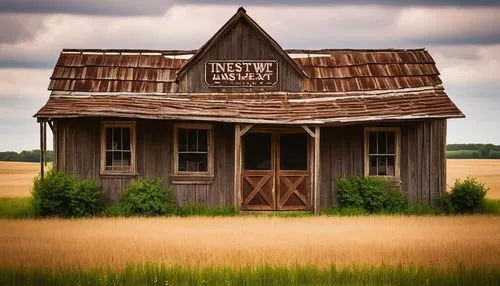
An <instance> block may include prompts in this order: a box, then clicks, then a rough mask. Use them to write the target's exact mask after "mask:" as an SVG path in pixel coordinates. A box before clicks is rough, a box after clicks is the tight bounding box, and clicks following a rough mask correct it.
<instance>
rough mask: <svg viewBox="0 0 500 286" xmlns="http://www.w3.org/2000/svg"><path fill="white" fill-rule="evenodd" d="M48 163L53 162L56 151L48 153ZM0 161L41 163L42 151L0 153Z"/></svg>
mask: <svg viewBox="0 0 500 286" xmlns="http://www.w3.org/2000/svg"><path fill="white" fill-rule="evenodd" d="M46 156H47V157H46V158H45V160H46V161H47V162H52V161H53V159H54V151H52V150H50V151H47V155H46ZM0 161H16V162H40V150H31V151H26V150H25V151H21V152H20V153H17V152H14V151H7V152H0Z"/></svg>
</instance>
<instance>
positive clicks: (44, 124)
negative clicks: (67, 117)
mask: <svg viewBox="0 0 500 286" xmlns="http://www.w3.org/2000/svg"><path fill="white" fill-rule="evenodd" d="M43 158H44V159H45V160H44V165H45V167H47V122H43Z"/></svg>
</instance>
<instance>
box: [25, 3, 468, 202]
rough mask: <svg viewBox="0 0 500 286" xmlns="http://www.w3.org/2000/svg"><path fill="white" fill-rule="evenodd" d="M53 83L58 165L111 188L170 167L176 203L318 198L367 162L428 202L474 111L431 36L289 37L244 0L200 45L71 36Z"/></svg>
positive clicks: (161, 174)
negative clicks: (420, 39)
mask: <svg viewBox="0 0 500 286" xmlns="http://www.w3.org/2000/svg"><path fill="white" fill-rule="evenodd" d="M49 90H51V95H50V98H49V99H48V101H47V103H46V104H45V106H43V107H42V108H41V109H40V110H39V111H38V112H37V113H36V115H35V117H36V118H37V119H38V122H40V130H41V145H42V149H46V146H45V145H46V143H45V136H46V135H45V134H46V131H45V129H46V125H47V124H48V125H49V126H50V128H51V130H52V133H53V135H54V150H55V162H54V168H55V169H57V170H64V171H66V172H67V173H69V174H73V175H76V176H79V177H81V178H87V179H93V180H96V181H98V182H99V183H100V184H101V185H102V187H103V191H104V193H105V198H106V199H107V200H108V201H110V202H113V201H117V200H118V199H119V196H120V193H121V191H122V189H123V187H124V186H125V185H126V184H128V183H130V182H131V181H133V180H135V179H137V178H161V179H162V182H163V184H164V185H165V186H170V187H171V188H172V190H173V194H174V197H175V199H176V201H177V203H178V204H180V205H185V204H202V205H207V206H211V207H213V206H234V207H236V208H237V209H240V210H315V211H317V210H318V208H323V207H328V206H331V205H332V204H336V188H335V179H336V178H338V177H341V176H346V177H350V176H355V175H359V176H388V177H391V178H394V179H395V180H396V181H397V182H398V183H399V184H400V185H401V189H402V192H403V193H404V195H405V196H406V198H407V200H408V201H409V202H411V203H428V204H432V203H434V202H435V201H436V199H437V198H438V196H439V195H440V194H441V193H442V192H443V191H444V190H445V188H446V185H445V182H446V173H445V169H446V161H445V146H446V120H447V119H448V118H461V117H464V115H463V114H462V112H461V111H460V110H459V109H458V108H457V107H456V106H455V104H453V102H452V101H451V100H450V99H449V98H448V96H447V95H446V93H445V91H444V88H443V86H442V82H441V80H440V78H439V72H438V70H437V68H436V65H435V62H434V60H433V59H432V57H431V56H430V55H429V53H428V52H427V51H426V50H424V49H414V50H400V49H386V50H335V49H325V50H283V49H282V48H281V47H280V45H279V44H278V43H277V42H276V41H274V40H273V39H272V38H271V37H270V36H269V35H268V34H267V33H266V32H265V31H264V30H263V29H262V28H261V27H260V26H259V25H258V24H257V23H255V21H253V20H252V19H251V18H250V17H249V16H248V15H247V14H246V11H245V10H244V9H243V8H240V9H238V11H237V12H236V14H235V15H234V16H233V17H232V18H231V19H229V21H228V22H227V23H226V24H225V25H224V26H223V27H222V28H221V29H220V30H219V31H217V33H215V35H214V36H213V37H212V38H211V39H209V40H208V42H206V44H204V45H203V46H202V47H201V48H200V49H198V50H194V51H178V50H175V51H174V50H76V49H64V50H63V51H62V52H61V54H60V57H59V60H58V61H57V64H56V66H55V68H54V72H53V74H52V76H51V81H50V86H49Z"/></svg>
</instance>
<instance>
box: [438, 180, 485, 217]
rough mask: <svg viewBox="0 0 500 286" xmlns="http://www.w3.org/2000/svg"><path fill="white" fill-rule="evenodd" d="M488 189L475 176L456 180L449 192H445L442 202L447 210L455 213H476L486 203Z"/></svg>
mask: <svg viewBox="0 0 500 286" xmlns="http://www.w3.org/2000/svg"><path fill="white" fill-rule="evenodd" d="M487 191H488V189H487V188H486V187H485V186H484V184H483V183H480V182H479V181H478V180H477V179H476V178H474V177H467V178H466V179H465V180H463V181H461V180H456V181H455V184H454V185H453V187H452V188H451V191H450V192H449V193H445V194H443V198H442V203H443V206H444V207H445V209H446V210H449V211H452V212H454V213H474V212H476V211H478V210H479V209H480V208H481V207H482V205H483V204H484V197H485V195H486V193H487Z"/></svg>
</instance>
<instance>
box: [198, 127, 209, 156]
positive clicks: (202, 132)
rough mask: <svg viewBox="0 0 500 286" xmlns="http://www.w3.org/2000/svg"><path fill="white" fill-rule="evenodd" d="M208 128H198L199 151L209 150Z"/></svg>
mask: <svg viewBox="0 0 500 286" xmlns="http://www.w3.org/2000/svg"><path fill="white" fill-rule="evenodd" d="M207 133H208V130H206V129H199V130H198V151H199V152H207V151H208V136H207Z"/></svg>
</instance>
